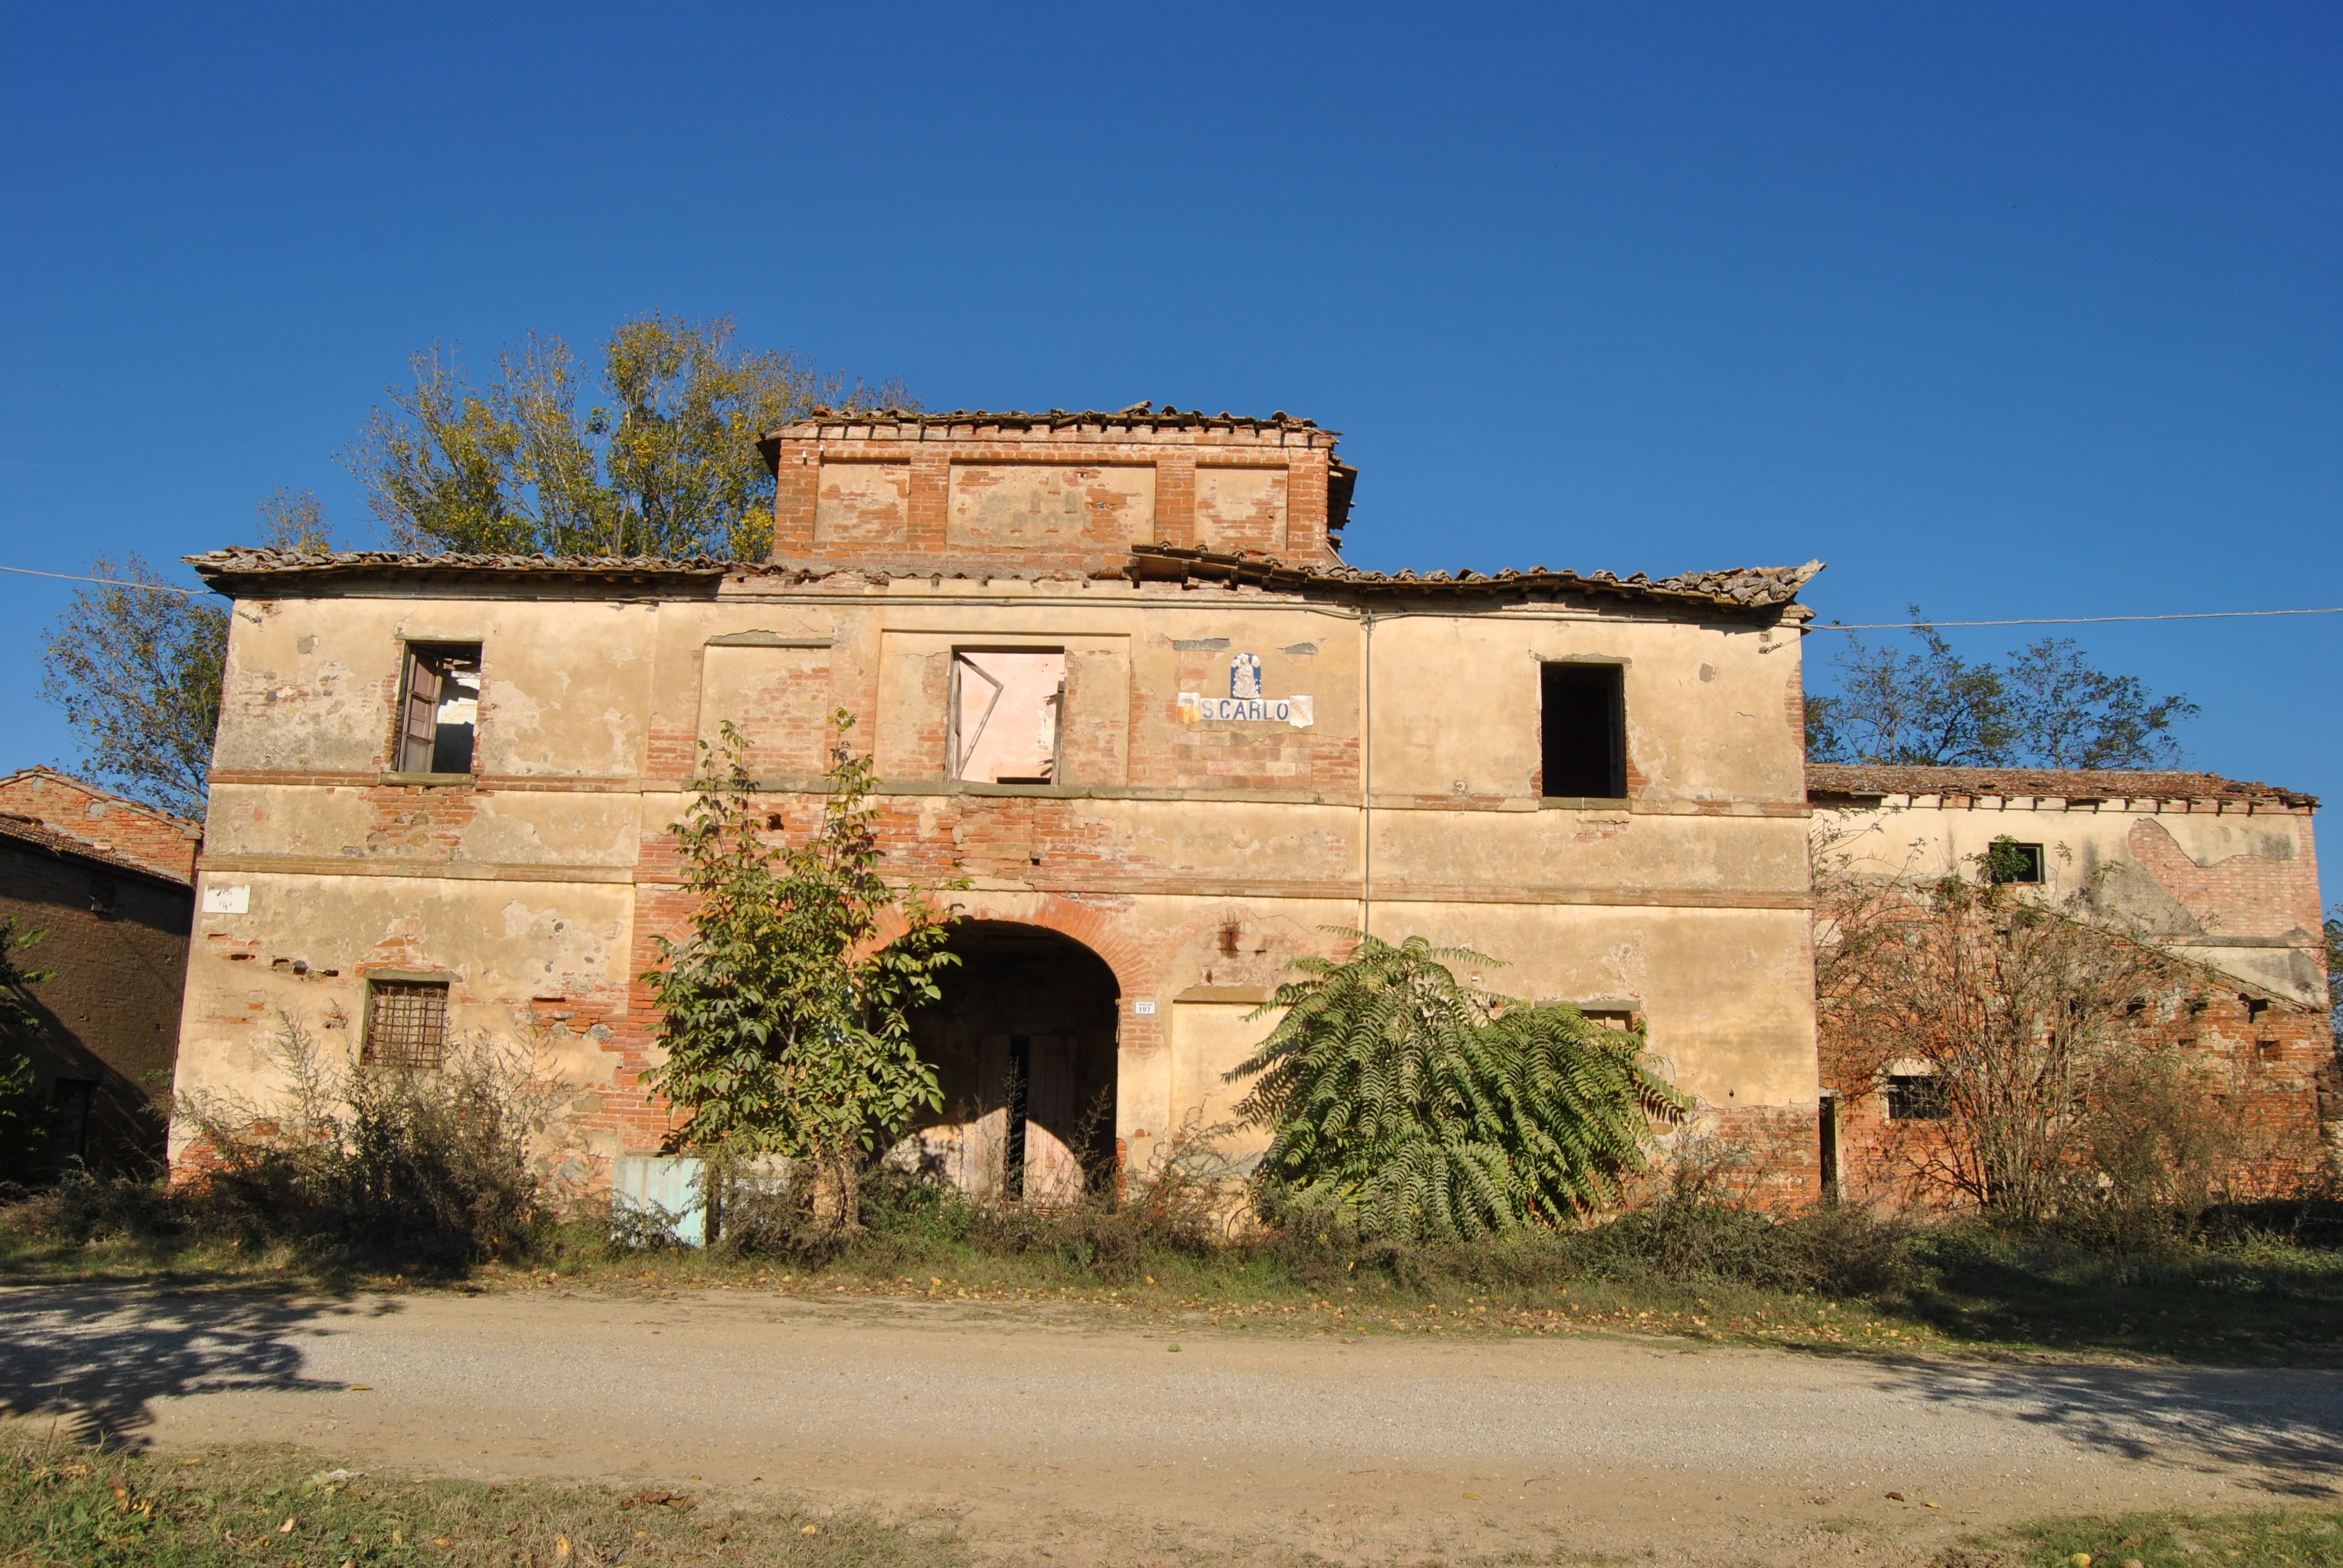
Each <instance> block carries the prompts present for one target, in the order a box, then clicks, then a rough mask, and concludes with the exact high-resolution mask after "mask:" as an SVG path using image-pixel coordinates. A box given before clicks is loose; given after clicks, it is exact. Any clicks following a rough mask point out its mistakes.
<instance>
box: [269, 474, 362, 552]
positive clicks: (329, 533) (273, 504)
mask: <svg viewBox="0 0 2343 1568" xmlns="http://www.w3.org/2000/svg"><path fill="white" fill-rule="evenodd" d="M256 509H257V510H258V511H259V513H260V542H261V544H262V545H264V546H266V548H269V549H272V550H299V551H301V552H302V553H304V554H309V555H314V554H317V553H319V552H322V551H327V550H334V549H338V548H341V547H340V541H339V540H338V539H337V538H336V537H335V531H334V529H333V528H332V527H331V526H329V525H328V524H327V521H326V503H325V502H323V501H321V500H319V499H318V498H317V492H316V491H314V490H292V489H287V488H286V487H284V486H282V485H280V486H278V487H277V492H276V494H274V495H272V496H270V497H268V498H266V500H264V501H262V502H261V503H260V505H259V507H258V508H256Z"/></svg>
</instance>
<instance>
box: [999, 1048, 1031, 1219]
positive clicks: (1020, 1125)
mask: <svg viewBox="0 0 2343 1568" xmlns="http://www.w3.org/2000/svg"><path fill="white" fill-rule="evenodd" d="M1032 1077H1033V1037H1032V1036H1031V1035H1030V1034H1012V1035H1011V1036H1010V1037H1009V1083H1008V1090H1009V1093H1008V1100H1009V1135H1008V1139H1007V1141H1006V1144H1005V1146H1004V1148H1003V1150H1002V1153H1001V1166H1002V1169H1001V1176H1002V1178H1003V1184H1004V1185H1005V1186H1006V1187H1007V1189H1008V1193H1007V1196H1008V1197H1009V1198H1010V1199H1011V1201H1018V1200H1021V1199H1023V1197H1024V1196H1025V1131H1026V1129H1025V1119H1026V1117H1027V1116H1029V1115H1031V1113H1032V1105H1031V1101H1029V1100H1028V1098H1027V1096H1026V1092H1025V1090H1026V1085H1027V1084H1028V1083H1030V1082H1031V1081H1032Z"/></svg>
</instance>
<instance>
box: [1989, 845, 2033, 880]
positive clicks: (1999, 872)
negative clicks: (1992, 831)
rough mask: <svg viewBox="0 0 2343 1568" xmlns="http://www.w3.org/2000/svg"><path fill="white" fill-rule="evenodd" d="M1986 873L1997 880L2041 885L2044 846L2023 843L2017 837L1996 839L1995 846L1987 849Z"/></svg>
mask: <svg viewBox="0 0 2343 1568" xmlns="http://www.w3.org/2000/svg"><path fill="white" fill-rule="evenodd" d="M1986 876H1987V877H1988V878H1990V879H1992V880H1994V881H1996V882H2017V883H2022V884H2025V885H2026V886H2029V887H2031V886H2036V885H2039V884H2040V882H2041V880H2042V846H2041V845H2039V844H2021V843H2019V842H2018V841H2017V840H2016V839H1995V840H1994V841H1993V848H1992V849H1988V850H1987V851H1986Z"/></svg>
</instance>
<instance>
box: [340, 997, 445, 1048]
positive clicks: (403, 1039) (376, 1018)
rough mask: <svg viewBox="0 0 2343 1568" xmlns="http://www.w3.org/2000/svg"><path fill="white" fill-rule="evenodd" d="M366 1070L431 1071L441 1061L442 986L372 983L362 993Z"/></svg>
mask: <svg viewBox="0 0 2343 1568" xmlns="http://www.w3.org/2000/svg"><path fill="white" fill-rule="evenodd" d="M358 1060H360V1061H362V1062H364V1063H365V1064H366V1065H367V1066H368V1067H411V1068H436V1067H438V1066H440V1065H441V1064H442V1063H444V1062H445V1061H446V1060H447V982H446V981H445V980H436V981H435V980H376V981H374V982H373V983H372V984H371V985H369V986H368V987H367V1030H366V1044H365V1046H364V1048H363V1049H362V1050H360V1051H359V1052H358Z"/></svg>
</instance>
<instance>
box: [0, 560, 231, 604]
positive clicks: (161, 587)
mask: <svg viewBox="0 0 2343 1568" xmlns="http://www.w3.org/2000/svg"><path fill="white" fill-rule="evenodd" d="M0 572H15V574H16V575H17V576H18V577H27V578H56V579H57V580H58V581H59V582H67V583H103V584H104V585H105V586H106V587H107V588H144V589H145V590H146V592H148V593H175V594H183V595H185V596H186V597H187V598H195V597H196V595H197V594H207V593H209V592H211V591H212V590H211V589H209V588H173V587H172V586H171V585H170V584H169V583H142V582H133V581H131V580H130V579H129V578H85V577H80V576H76V575H75V573H72V572H36V571H35V570H34V569H33V568H30V567H0Z"/></svg>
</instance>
